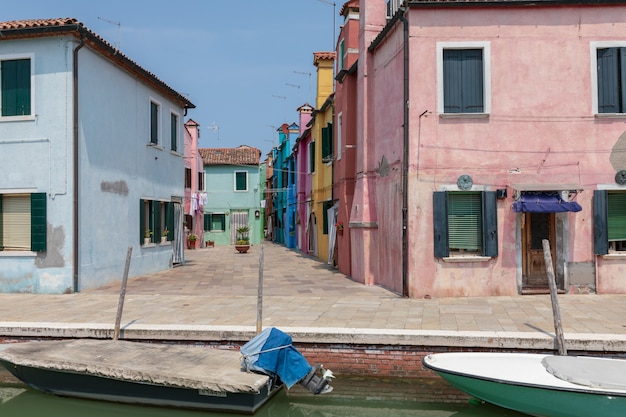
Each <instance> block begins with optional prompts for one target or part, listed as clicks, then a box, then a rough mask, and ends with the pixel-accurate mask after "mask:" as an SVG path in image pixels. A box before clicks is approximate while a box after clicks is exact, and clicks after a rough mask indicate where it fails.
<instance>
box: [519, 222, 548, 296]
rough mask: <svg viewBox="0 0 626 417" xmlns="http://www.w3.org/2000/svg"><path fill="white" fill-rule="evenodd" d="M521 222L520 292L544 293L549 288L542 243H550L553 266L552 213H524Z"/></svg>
mask: <svg viewBox="0 0 626 417" xmlns="http://www.w3.org/2000/svg"><path fill="white" fill-rule="evenodd" d="M522 220H523V223H522V292H524V291H525V290H526V292H530V291H545V290H546V289H548V288H549V287H548V276H547V274H546V263H545V259H544V256H543V244H542V241H543V239H548V241H549V242H550V252H551V255H552V262H553V265H554V259H555V253H556V248H555V240H556V239H555V221H554V220H555V219H554V213H524V215H523V218H522Z"/></svg>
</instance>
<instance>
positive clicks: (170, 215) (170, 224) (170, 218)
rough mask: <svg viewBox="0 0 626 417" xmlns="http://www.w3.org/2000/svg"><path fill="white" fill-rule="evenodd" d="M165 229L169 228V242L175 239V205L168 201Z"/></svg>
mask: <svg viewBox="0 0 626 417" xmlns="http://www.w3.org/2000/svg"><path fill="white" fill-rule="evenodd" d="M165 227H167V240H173V239H174V203H173V202H172V201H168V202H167V203H166V204H165Z"/></svg>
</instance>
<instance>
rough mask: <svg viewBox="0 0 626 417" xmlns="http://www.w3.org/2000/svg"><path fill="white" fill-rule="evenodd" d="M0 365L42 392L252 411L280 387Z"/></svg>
mask: <svg viewBox="0 0 626 417" xmlns="http://www.w3.org/2000/svg"><path fill="white" fill-rule="evenodd" d="M0 365H3V366H4V367H5V368H6V369H7V370H8V371H9V372H11V373H12V374H13V375H14V376H15V377H16V378H18V379H19V380H21V381H22V382H24V383H25V384H27V385H29V386H31V387H33V388H35V389H37V390H40V391H43V392H47V393H51V394H55V395H61V396H69V397H78V398H88V399H95V400H104V401H112V402H120V403H127V404H144V405H154V406H167V407H179V408H190V409H204V410H214V411H229V412H238V413H254V412H255V411H257V410H258V409H259V408H260V407H261V406H262V405H263V404H265V402H266V401H268V400H269V399H270V398H271V397H272V396H273V395H274V394H275V393H276V392H278V391H279V390H280V389H281V388H282V386H281V385H276V384H275V383H274V380H272V379H270V381H269V382H268V383H267V384H265V385H264V386H263V388H262V389H261V390H260V392H258V393H238V392H234V393H233V392H222V391H220V392H215V391H210V390H198V389H191V388H181V387H172V386H166V385H155V384H148V383H142V382H135V381H125V380H120V379H112V378H106V377H102V376H98V375H91V374H83V373H78V372H67V371H59V370H51V369H43V368H36V367H28V366H20V365H15V364H13V363H10V362H7V361H4V360H1V359H0Z"/></svg>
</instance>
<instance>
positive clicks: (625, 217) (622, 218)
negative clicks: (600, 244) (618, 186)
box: [607, 192, 626, 242]
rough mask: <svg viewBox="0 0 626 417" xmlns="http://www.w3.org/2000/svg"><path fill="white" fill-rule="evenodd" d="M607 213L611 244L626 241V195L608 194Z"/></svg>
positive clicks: (619, 193) (622, 193)
mask: <svg viewBox="0 0 626 417" xmlns="http://www.w3.org/2000/svg"><path fill="white" fill-rule="evenodd" d="M607 213H608V218H607V227H608V231H609V233H608V235H609V239H608V240H609V242H613V241H618V240H626V193H624V192H616V193H608V201H607Z"/></svg>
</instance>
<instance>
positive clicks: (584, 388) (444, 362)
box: [423, 352, 626, 417]
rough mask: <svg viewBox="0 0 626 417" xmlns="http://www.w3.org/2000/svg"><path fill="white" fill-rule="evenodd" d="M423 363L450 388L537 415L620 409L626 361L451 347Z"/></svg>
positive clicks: (578, 415)
mask: <svg viewBox="0 0 626 417" xmlns="http://www.w3.org/2000/svg"><path fill="white" fill-rule="evenodd" d="M423 363H424V365H425V366H426V367H428V368H430V369H432V370H433V371H435V372H436V373H437V374H439V375H440V376H441V377H443V378H444V379H445V380H447V381H448V382H449V383H450V384H452V385H453V386H455V387H456V388H458V389H460V390H461V391H464V392H466V393H468V394H470V395H471V396H473V397H476V398H478V399H480V400H483V401H486V402H489V403H492V404H495V405H498V406H500V407H504V408H508V409H512V410H516V411H520V412H523V413H526V414H531V415H534V416H542V417H589V416H602V417H618V416H624V415H625V414H626V361H625V360H621V359H612V358H597V357H583V356H558V355H548V354H530V353H488V352H453V353H438V354H432V355H428V356H426V357H425V358H424V361H423Z"/></svg>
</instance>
